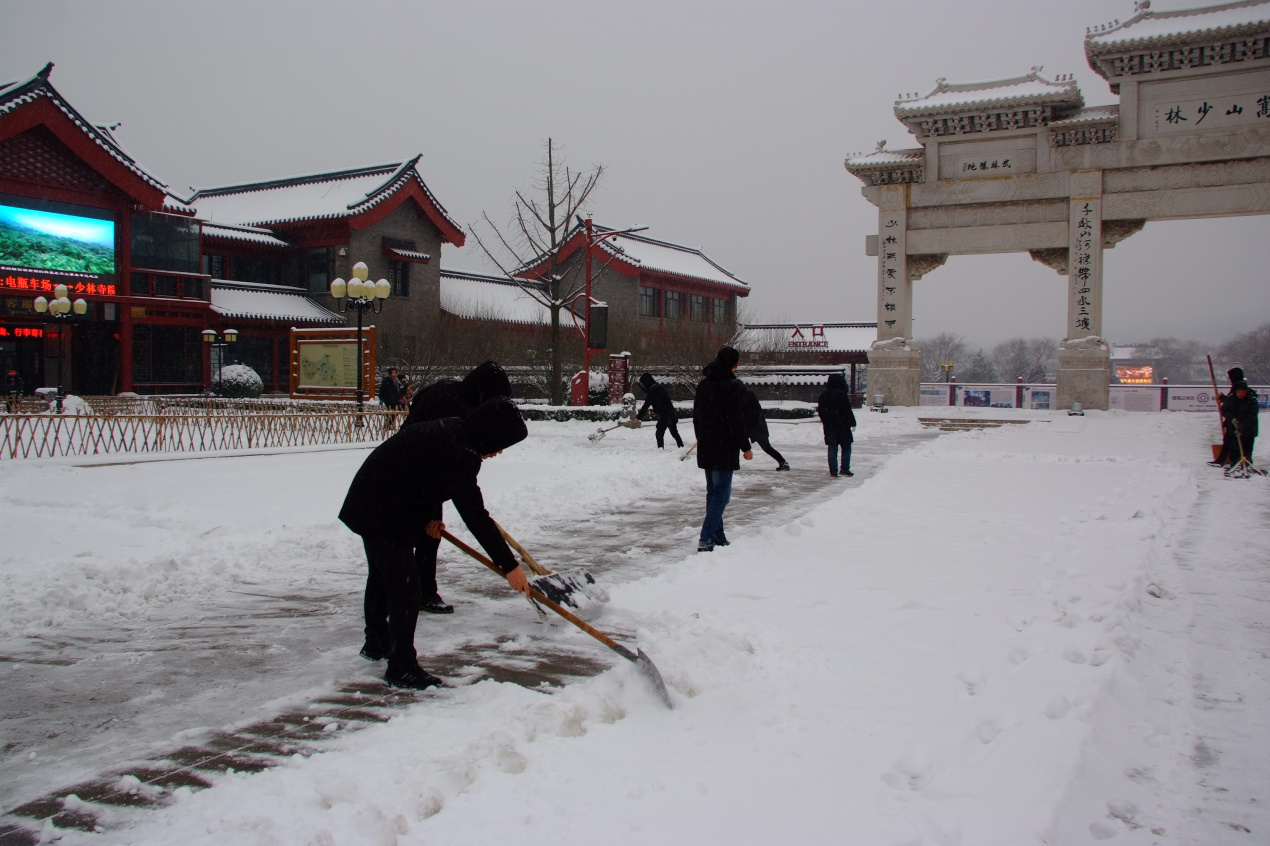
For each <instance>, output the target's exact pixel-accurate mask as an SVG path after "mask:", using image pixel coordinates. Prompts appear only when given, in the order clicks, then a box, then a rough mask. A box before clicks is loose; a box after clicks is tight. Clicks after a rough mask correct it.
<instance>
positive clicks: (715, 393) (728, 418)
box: [692, 347, 754, 552]
mask: <svg viewBox="0 0 1270 846" xmlns="http://www.w3.org/2000/svg"><path fill="white" fill-rule="evenodd" d="M740 361H741V354H740V353H738V352H737V351H736V350H735V349H733V348H732V347H724V348H723V349H721V350H719V354H718V355H717V356H715V359H714V361H712V362H710V363H709V364H707V365H706V367H705V371H704V374H705V379H703V380H701V382H700V383H698V384H697V393H696V396H694V397H693V400H692V428H693V431H695V432H696V435H697V466H698V467H700V468H701V469H702V470H704V471H706V516H705V519H704V520H703V521H702V523H701V535H700V537H699V539H698V541H697V552H710V551H711V550H713V549H714V548H715V547H716V546H727V545H728V537H727V535H726V534H724V532H723V512H724V510H725V509H726V508H727V507H728V501H729V500H731V499H732V474H733V473H734V472H736V471H737V470H740V469H741V461H740V459H739V458H738V454H740V455H744V456H745V460H746V461H749V460H750V459H752V458H753V457H754V453H752V452H751V451H750V442H749V439H748V438H746V437H745V411H744V409H743V408H742V402H743V400H744V398H745V385H743V384H742V383H741V381H740V380H739V379H737V378H736V368H737V365H738V364H739V363H740Z"/></svg>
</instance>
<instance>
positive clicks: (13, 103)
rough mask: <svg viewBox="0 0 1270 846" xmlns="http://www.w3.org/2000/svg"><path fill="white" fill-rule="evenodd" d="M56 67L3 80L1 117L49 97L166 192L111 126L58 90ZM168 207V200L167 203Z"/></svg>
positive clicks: (105, 147)
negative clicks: (92, 117) (98, 121)
mask: <svg viewBox="0 0 1270 846" xmlns="http://www.w3.org/2000/svg"><path fill="white" fill-rule="evenodd" d="M52 71H53V63H52V62H49V63H48V64H47V65H45V66H44V68H43V69H41V70H40V72H39V73H37V74H36V75H35V76H32V77H29V78H27V79H23V80H18V81H16V82H7V83H0V117H2V116H4V115H6V114H8V113H9V112H12V111H14V110H15V109H18V108H20V107H22V106H24V105H27V104H28V103H34V102H36V101H37V100H42V99H43V100H48V101H49V102H50V103H51V104H52V105H53V106H54V107H55V108H57V109H58V110H59V111H61V112H62V114H64V115H66V117H67V118H68V119H70V121H71V122H72V123H73V124H74V125H75V126H76V128H78V129H79V130H80V131H81V132H83V133H84V135H85V136H87V137H88V138H89V139H90V140H91V141H92V142H93V143H94V144H96V145H97V146H98V147H100V148H101V149H102V150H103V151H105V152H106V154H107V155H109V156H110V157H111V158H112V159H114V160H115V161H117V162H118V163H119V164H121V165H123V166H124V167H125V168H127V169H128V170H129V171H131V172H132V173H133V174H134V175H136V176H138V177H140V178H141V179H142V180H144V181H145V182H146V184H148V185H150V186H151V187H152V188H156V189H158V190H159V191H161V192H163V193H164V194H165V195H166V194H167V185H166V184H165V183H163V182H160V181H159V180H158V179H155V178H154V177H153V176H151V175H150V174H149V173H148V172H146V171H145V170H144V169H143V168H142V167H141V166H140V165H139V164H137V162H136V161H135V160H134V159H133V158H132V156H130V155H128V153H127V151H126V150H124V148H123V146H122V145H121V144H120V143H119V142H118V141H117V140H116V139H115V136H114V133H113V131H112V130H111V128H109V127H105V126H100V125H97V124H94V123H92V122H91V121H89V120H88V119H86V118H85V117H84V116H83V115H81V114H80V113H79V112H78V111H76V110H75V108H74V107H73V106H72V105H71V104H70V103H68V102H67V101H66V99H65V98H63V97H62V95H61V94H60V93H58V91H57V89H56V88H54V87H53V83H51V82H50V81H49V76H50V75H51V74H52ZM164 205H165V207H167V203H165V204H164ZM172 210H177V211H184V210H185V209H183V207H181V206H180V205H174V206H172Z"/></svg>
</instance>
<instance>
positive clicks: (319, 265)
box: [304, 247, 331, 294]
mask: <svg viewBox="0 0 1270 846" xmlns="http://www.w3.org/2000/svg"><path fill="white" fill-rule="evenodd" d="M304 279H305V287H306V288H307V289H308V290H309V292H310V293H313V294H324V293H326V292H327V291H329V290H330V288H331V251H330V250H329V249H328V248H327V247H318V248H316V249H312V250H305V251H304Z"/></svg>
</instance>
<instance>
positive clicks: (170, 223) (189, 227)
mask: <svg viewBox="0 0 1270 846" xmlns="http://www.w3.org/2000/svg"><path fill="white" fill-rule="evenodd" d="M200 258H201V257H200V256H199V225H198V221H197V220H191V219H190V218H188V217H180V216H178V215H172V214H134V215H133V216H132V266H133V267H144V268H146V269H147V270H171V271H175V272H177V273H198V272H199V271H200V268H201V266H202V261H201V260H200Z"/></svg>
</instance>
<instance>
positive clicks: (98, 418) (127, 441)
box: [0, 401, 405, 459]
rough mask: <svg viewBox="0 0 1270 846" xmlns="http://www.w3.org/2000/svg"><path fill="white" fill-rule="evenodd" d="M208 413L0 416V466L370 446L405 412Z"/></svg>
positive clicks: (345, 407)
mask: <svg viewBox="0 0 1270 846" xmlns="http://www.w3.org/2000/svg"><path fill="white" fill-rule="evenodd" d="M219 402H220V403H221V404H220V405H219V406H218V407H212V406H210V405H209V406H208V407H207V408H206V409H205V410H204V411H202V412H201V413H199V412H196V411H193V410H192V409H185V408H175V409H169V410H166V411H161V412H159V413H150V414H78V415H76V414H60V415H59V414H5V415H0V459H3V458H56V457H60V456H86V455H114V454H147V453H164V452H205V451H209V450H236V449H270V448H276V447H298V446H315V445H323V444H352V443H375V442H377V441H381V440H383V439H384V438H386V437H387V436H388V435H391V434H392V433H393V432H395V431H396V430H397V427H398V426H400V425H401V421H402V419H404V417H405V412H403V411H391V410H387V409H381V408H374V409H370V410H367V411H364V412H362V414H361V421H362V423H363V424H364V425H361V426H358V425H357V422H358V414H357V412H356V410H355V409H353V408H351V407H350V404H349V403H323V404H322V405H323V406H325V405H330V406H334V408H329V409H328V408H315V409H314V410H307V409H306V410H304V411H298V410H296V408H295V406H289V407H288V408H287V410H285V411H273V410H268V409H261V408H259V407H258V406H256V407H251V408H246V409H244V408H233V407H226V406H225V405H224V401H219Z"/></svg>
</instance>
